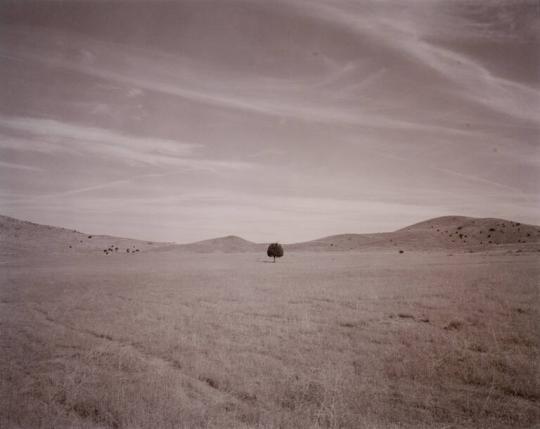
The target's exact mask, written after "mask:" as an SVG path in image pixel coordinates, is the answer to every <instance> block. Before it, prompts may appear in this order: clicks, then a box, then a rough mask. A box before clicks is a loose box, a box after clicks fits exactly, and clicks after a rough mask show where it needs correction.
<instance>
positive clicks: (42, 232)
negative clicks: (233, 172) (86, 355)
mask: <svg viewBox="0 0 540 429" xmlns="http://www.w3.org/2000/svg"><path fill="white" fill-rule="evenodd" d="M267 246H268V244H264V243H253V242H251V241H247V240H244V239H243V238H241V237H236V236H227V237H220V238H213V239H210V240H204V241H199V242H195V243H189V244H174V243H159V242H158V243H154V242H147V241H141V240H133V239H129V238H119V237H111V236H107V235H89V234H84V233H81V232H78V231H74V230H69V229H65V228H58V227H53V226H47V225H40V224H36V223H32V222H27V221H22V220H18V219H14V218H11V217H7V216H0V255H25V254H36V253H41V254H42V253H65V254H74V255H76V254H89V253H91V254H98V253H102V254H104V255H107V256H110V255H117V254H127V253H129V254H132V253H140V252H147V251H156V252H174V251H177V252H192V253H212V252H223V253H239V252H265V250H266V248H267ZM508 246H510V247H512V248H521V249H524V250H527V249H529V250H534V251H537V250H540V227H538V226H534V225H527V224H521V223H519V222H512V221H508V220H503V219H492V218H485V219H483V218H471V217H464V216H444V217H439V218H435V219H430V220H426V221H424V222H420V223H417V224H414V225H411V226H408V227H406V228H402V229H399V230H397V231H394V232H383V233H375V234H340V235H332V236H329V237H324V238H321V239H318V240H313V241H308V242H303V243H293V244H288V245H284V248H285V252H288V251H299V252H302V251H309V252H317V251H355V250H360V251H361V250H378V249H381V250H395V251H398V250H403V251H410V250H432V249H433V250H435V249H449V250H456V251H459V250H462V251H483V250H490V249H497V248H504V247H508Z"/></svg>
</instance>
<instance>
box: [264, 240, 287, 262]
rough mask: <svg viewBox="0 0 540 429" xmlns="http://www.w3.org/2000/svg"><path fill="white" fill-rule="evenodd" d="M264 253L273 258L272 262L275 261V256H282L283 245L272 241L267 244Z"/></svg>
mask: <svg viewBox="0 0 540 429" xmlns="http://www.w3.org/2000/svg"><path fill="white" fill-rule="evenodd" d="M266 254H267V255H268V257H269V258H274V262H276V258H281V257H282V256H283V247H282V246H281V244H279V243H272V244H271V245H270V246H268V250H267V251H266Z"/></svg>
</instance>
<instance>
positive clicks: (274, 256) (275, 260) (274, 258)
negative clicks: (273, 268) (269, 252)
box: [274, 256, 276, 264]
mask: <svg viewBox="0 0 540 429" xmlns="http://www.w3.org/2000/svg"><path fill="white" fill-rule="evenodd" d="M275 263H276V257H275V256H274V264H275Z"/></svg>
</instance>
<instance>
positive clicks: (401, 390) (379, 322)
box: [0, 251, 540, 428]
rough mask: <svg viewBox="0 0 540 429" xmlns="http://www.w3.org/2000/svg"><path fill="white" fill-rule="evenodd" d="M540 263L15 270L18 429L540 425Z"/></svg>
mask: <svg viewBox="0 0 540 429" xmlns="http://www.w3.org/2000/svg"><path fill="white" fill-rule="evenodd" d="M539 262H540V258H539V256H538V253H532V252H522V253H515V252H514V253H503V252H487V253H455V254H454V255H451V254H449V253H448V252H444V251H440V252H433V251H431V252H420V251H418V252H406V253H404V254H398V253H397V252H395V251H376V252H361V251H356V252H354V251H353V252H296V253H295V252H292V253H291V252H289V253H288V254H286V255H285V257H284V258H283V259H282V260H280V261H279V262H278V263H275V264H273V263H268V262H267V260H266V258H265V257H264V254H260V253H238V254H235V253H230V254H221V253H212V254H191V253H182V252H174V251H171V252H161V253H160V252H155V253H152V252H149V253H141V254H137V255H115V256H113V257H106V256H102V255H74V256H66V255H49V256H45V255H43V256H36V257H35V258H31V257H28V256H26V257H25V258H23V259H16V258H15V259H10V260H6V261H4V262H3V265H2V281H1V287H0V323H1V325H0V328H1V330H0V349H1V350H2V359H1V360H0V380H1V384H0V427H5V428H29V427H31V428H64V427H74V428H79V427H80V428H94V427H104V428H109V427H110V428H192V427H210V428H251V427H255V428H298V427H302V428H303V427H315V428H316V427H321V428H323V427H324V428H339V427H348V428H398V427H406V428H407V427H410V428H413V427H414V428H461V427H481V428H507V427H521V428H527V427H533V426H534V425H535V424H538V422H539V416H540V407H539V390H538V384H537V381H538V365H537V362H538V344H539V332H540V330H539V329H538V328H539V326H538V321H539V318H538V302H539V301H538V285H539V279H540V264H539Z"/></svg>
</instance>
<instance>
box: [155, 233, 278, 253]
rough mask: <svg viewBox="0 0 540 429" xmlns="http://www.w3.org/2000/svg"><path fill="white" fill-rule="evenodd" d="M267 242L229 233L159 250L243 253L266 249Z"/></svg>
mask: <svg viewBox="0 0 540 429" xmlns="http://www.w3.org/2000/svg"><path fill="white" fill-rule="evenodd" d="M266 246H267V244H264V243H263V244H261V243H253V242H252V241H248V240H244V239H243V238H241V237H237V236H234V235H229V236H227V237H219V238H212V239H209V240H203V241H197V242H195V243H189V244H171V245H169V246H163V247H160V248H159V249H157V250H158V251H171V250H179V251H185V252H196V253H212V252H223V253H241V252H259V251H261V252H262V251H265V250H266Z"/></svg>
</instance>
